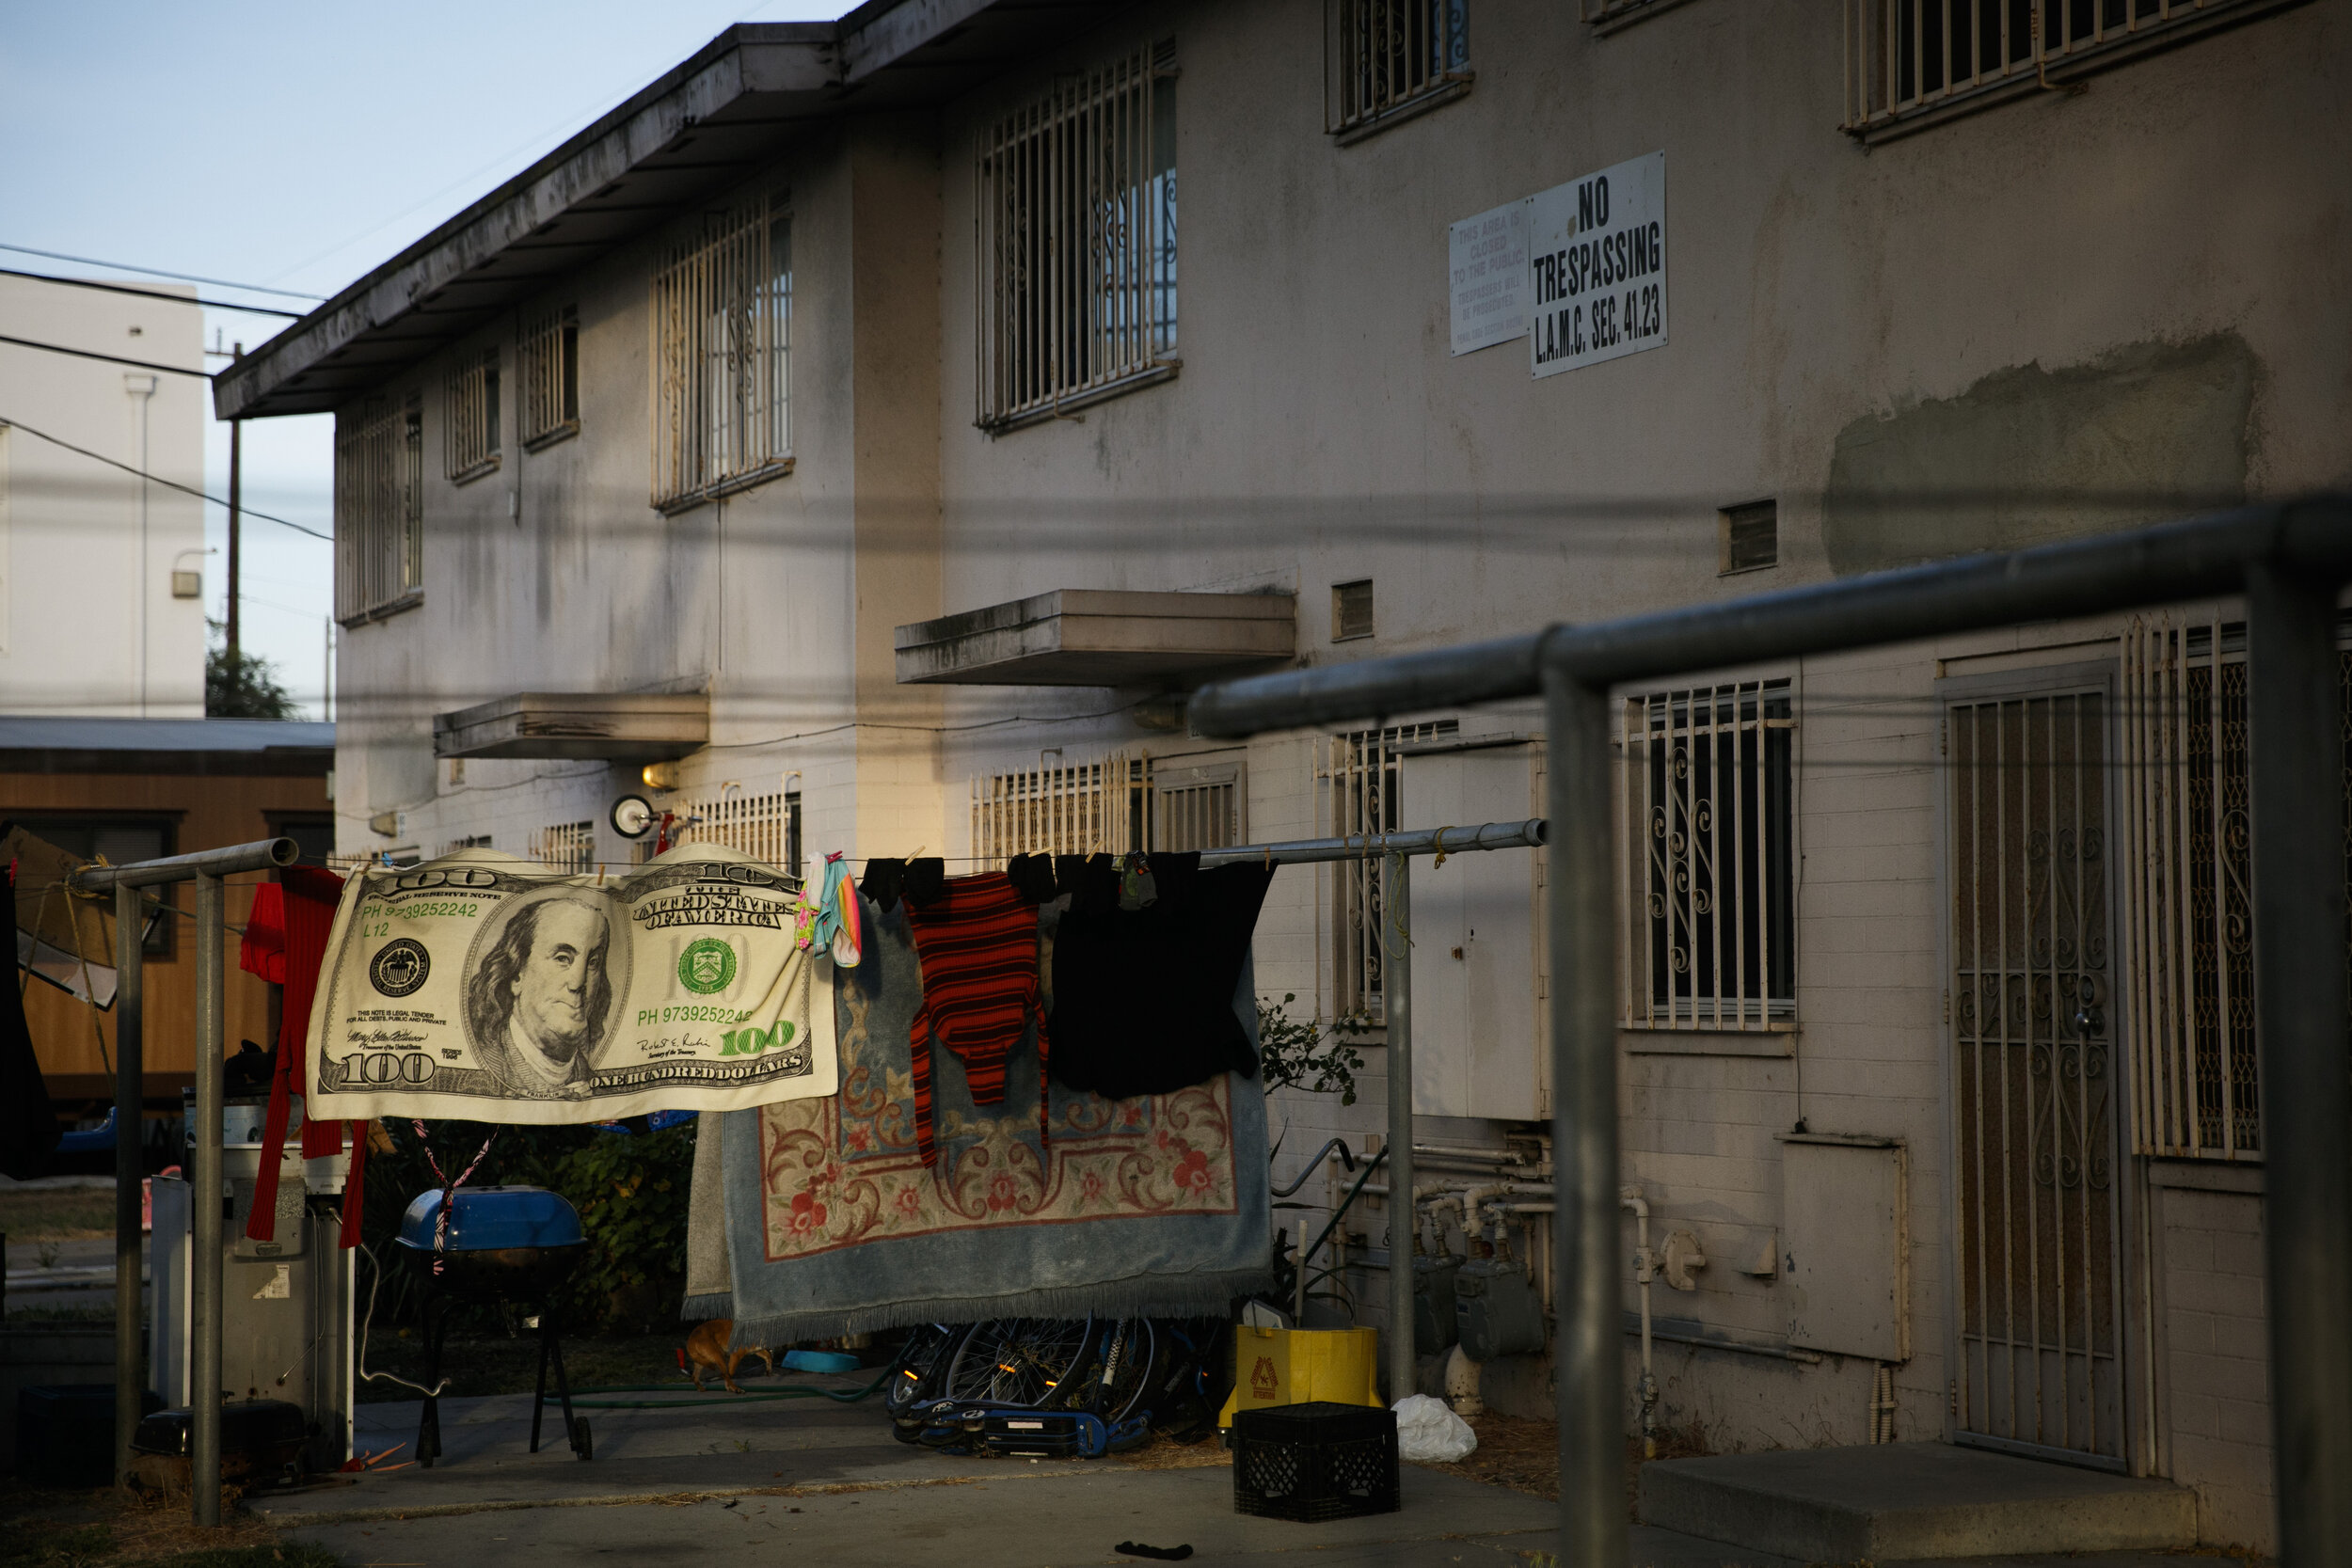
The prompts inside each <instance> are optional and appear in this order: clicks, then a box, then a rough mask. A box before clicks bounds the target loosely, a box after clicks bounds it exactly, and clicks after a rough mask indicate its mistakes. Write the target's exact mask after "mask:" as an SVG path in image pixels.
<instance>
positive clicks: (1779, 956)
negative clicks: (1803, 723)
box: [1625, 680, 1797, 1029]
mask: <svg viewBox="0 0 2352 1568" xmlns="http://www.w3.org/2000/svg"><path fill="white" fill-rule="evenodd" d="M1795 722H1796V721H1795V716H1794V714H1793V712H1792V709H1791V705H1790V698H1789V686H1788V682H1787V681H1785V680H1779V681H1740V682H1737V683H1734V684H1731V685H1725V686H1703V687H1696V688H1693V689H1689V690H1684V691H1664V692H1659V693H1656V694H1654V695H1651V696H1646V697H1636V698H1633V699H1632V700H1630V701H1629V702H1628V703H1627V704H1626V705H1625V787H1626V801H1627V805H1628V808H1629V810H1628V818H1627V820H1628V826H1629V829H1630V830H1631V831H1630V843H1629V846H1628V847H1629V855H1628V862H1629V870H1630V882H1629V887H1628V889H1627V895H1628V896H1627V901H1626V906H1625V907H1626V913H1627V920H1628V929H1627V932H1626V942H1625V954H1626V966H1627V978H1626V1022H1627V1024H1628V1025H1629V1027H1633V1028H1656V1029H1770V1028H1772V1027H1775V1026H1780V1027H1786V1026H1788V1024H1789V1023H1790V1022H1792V1021H1793V1020H1794V1018H1795V1016H1796V994H1797V985H1796V982H1797V964H1796V924H1797V922H1796V876H1795V869H1796V861H1795V856H1794V854H1793V853H1792V838H1793V827H1794V813H1793V811H1792V809H1791V806H1792V795H1793V788H1792V784H1793V779H1792V769H1791V747H1790V738H1791V734H1792V732H1793V730H1794V728H1795Z"/></svg>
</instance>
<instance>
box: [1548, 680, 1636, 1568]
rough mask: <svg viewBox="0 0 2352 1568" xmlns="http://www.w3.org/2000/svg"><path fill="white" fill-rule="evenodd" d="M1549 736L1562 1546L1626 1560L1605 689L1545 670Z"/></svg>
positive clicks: (1575, 1556)
mask: <svg viewBox="0 0 2352 1568" xmlns="http://www.w3.org/2000/svg"><path fill="white" fill-rule="evenodd" d="M1544 710H1545V734H1546V735H1547V736H1548V737H1549V745H1550V748H1551V806H1550V811H1551V822H1552V824H1553V826H1554V828H1555V829H1556V830H1558V831H1557V832H1555V834H1554V841H1555V843H1556V844H1557V846H1558V847H1557V848H1556V849H1555V850H1554V851H1553V853H1554V854H1555V855H1556V856H1557V860H1556V862H1555V863H1554V864H1553V866H1552V868H1551V911H1550V914H1551V933H1550V941H1551V974H1552V985H1551V1094H1552V1124H1551V1125H1552V1180H1553V1184H1554V1192H1555V1194H1556V1197H1555V1201H1556V1202H1557V1203H1558V1205H1559V1208H1558V1212H1557V1213H1556V1214H1555V1216H1554V1224H1555V1226H1556V1229H1555V1231H1554V1235H1555V1236H1556V1237H1557V1244H1556V1245H1555V1246H1554V1247H1553V1249H1552V1253H1553V1263H1552V1267H1553V1268H1554V1269H1555V1270H1556V1271H1558V1272H1557V1276H1556V1282H1555V1285H1554V1289H1553V1291H1552V1299H1553V1300H1554V1301H1555V1302H1556V1303H1557V1305H1558V1317H1559V1338H1558V1339H1557V1341H1556V1343H1555V1346H1554V1351H1553V1361H1554V1366H1555V1368H1556V1370H1557V1376H1558V1380H1559V1381H1558V1388H1559V1395H1558V1397H1559V1409H1560V1560H1561V1561H1563V1562H1577V1563H1619V1562H1623V1561H1624V1560H1626V1528H1625V1368H1624V1365H1623V1355H1624V1329H1623V1326H1622V1323H1621V1322H1620V1311H1619V1307H1618V1305H1617V1268H1618V1258H1617V1254H1618V1226H1617V1204H1618V1189H1619V1187H1620V1185H1621V1179H1620V1177H1619V1175H1618V1170H1617V1028H1616V1012H1615V1007H1614V1003H1615V1000H1616V994H1617V987H1616V955H1617V944H1616V910H1615V906H1614V903H1613V900H1612V898H1611V891H1610V875H1611V867H1612V865H1613V863H1614V856H1613V853H1612V842H1611V836H1610V824H1611V822H1612V821H1613V815H1612V810H1611V803H1610V798H1609V796H1610V791H1609V764H1610V752H1609V694H1608V692H1607V690H1605V689H1596V688H1594V687H1590V686H1587V685H1585V684H1583V683H1582V682H1581V681H1578V680H1576V679H1575V678H1574V677H1572V676H1570V675H1568V674H1566V673H1563V672H1562V671H1560V670H1559V669H1558V668H1556V667H1553V668H1548V669H1547V670H1546V671H1545V673H1544Z"/></svg>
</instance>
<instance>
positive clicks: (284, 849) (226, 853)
mask: <svg viewBox="0 0 2352 1568" xmlns="http://www.w3.org/2000/svg"><path fill="white" fill-rule="evenodd" d="M301 858H302V850H301V847H299V846H298V845H296V844H295V843H294V840H293V839H291V838H263V839H256V840H255V841H254V842H252V843H251V844H232V845H230V846H229V847H227V848H225V849H199V850H198V851H197V852H196V853H195V854H193V855H173V856H171V857H169V858H168V859H166V860H159V861H136V862H134V863H131V864H129V865H86V866H83V867H82V868H81V869H80V870H78V871H76V872H74V873H73V874H72V876H70V877H68V878H67V879H66V881H67V884H68V885H69V886H71V887H72V888H74V889H76V890H78V891H80V892H83V893H103V892H105V891H106V890H107V889H109V888H114V887H123V886H129V887H153V886H155V885H156V884H157V883H159V882H184V881H188V880H191V879H195V878H199V877H212V878H215V879H218V878H221V877H233V876H235V875H236V874H237V873H238V872H240V871H271V870H275V869H277V868H278V867H279V866H286V865H292V864H294V862H295V861H297V860H299V859H301Z"/></svg>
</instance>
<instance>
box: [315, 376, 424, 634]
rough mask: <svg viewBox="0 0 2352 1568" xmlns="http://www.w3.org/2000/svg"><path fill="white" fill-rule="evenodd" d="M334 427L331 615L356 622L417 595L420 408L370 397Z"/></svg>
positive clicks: (410, 398) (420, 585) (381, 615)
mask: <svg viewBox="0 0 2352 1568" xmlns="http://www.w3.org/2000/svg"><path fill="white" fill-rule="evenodd" d="M346 414H348V416H349V419H348V423H349V426H350V428H348V429H346V428H345V425H346ZM335 427H336V428H335V620H336V622H337V624H338V625H341V626H365V625H367V624H368V623H369V622H372V621H380V620H383V619H385V618H386V617H387V616H391V615H397V614H399V613H401V612H402V611H403V610H414V609H415V608H416V607H417V606H419V605H421V604H422V603H423V602H424V408H423V404H422V402H421V400H420V399H419V398H418V397H417V396H416V394H414V393H410V394H408V395H407V396H406V397H405V398H402V399H399V400H392V399H373V400H370V401H368V402H366V403H363V404H358V405H357V407H355V408H353V409H350V410H339V411H338V412H337V414H336V417H335Z"/></svg>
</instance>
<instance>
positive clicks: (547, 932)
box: [466, 894, 612, 1100]
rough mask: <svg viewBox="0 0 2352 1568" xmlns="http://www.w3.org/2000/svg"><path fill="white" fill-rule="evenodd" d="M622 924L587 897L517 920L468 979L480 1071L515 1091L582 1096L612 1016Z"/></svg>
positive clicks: (547, 903) (562, 898)
mask: <svg viewBox="0 0 2352 1568" xmlns="http://www.w3.org/2000/svg"><path fill="white" fill-rule="evenodd" d="M611 950H612V920H611V917H610V915H609V914H608V913H607V911H606V910H605V906H604V904H603V902H602V901H601V900H599V899H596V898H594V897H591V896H588V895H563V894H559V895H555V896H552V897H545V898H535V899H532V901H531V902H529V903H526V904H524V905H523V906H522V907H521V908H519V909H517V910H516V911H515V912H514V914H513V915H512V916H511V917H510V918H509V919H508V920H507V922H506V928H505V929H504V930H502V931H501V932H500V933H499V934H498V937H497V940H496V941H494V942H492V943H491V944H490V948H489V951H488V952H486V953H485V954H484V955H483V956H482V958H481V960H480V962H479V963H477V964H476V965H475V968H474V971H473V973H472V974H470V975H469V976H467V979H466V1022H468V1023H469V1024H470V1025H471V1026H472V1032H473V1047H474V1057H475V1065H476V1066H478V1067H480V1068H482V1069H485V1070H486V1071H488V1072H489V1073H490V1074H491V1075H492V1076H494V1077H496V1078H497V1079H499V1080H500V1082H501V1083H502V1084H503V1085H505V1086H506V1089H507V1091H508V1092H509V1093H511V1094H514V1095H516V1096H517V1097H520V1098H523V1099H529V1100H574V1099H579V1098H580V1097H582V1096H584V1095H586V1094H587V1092H588V1073H589V1069H590V1068H591V1067H592V1066H593V1065H594V1062H593V1059H594V1057H595V1055H596V1047H597V1046H598V1045H600V1044H602V1043H603V1040H604V1037H605V1033H606V1022H607V1020H608V1019H609V1018H610V1017H611V1014H612V974H611V971H610V968H609V964H608V959H609V958H610V955H611Z"/></svg>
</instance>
